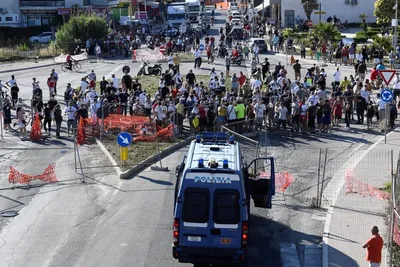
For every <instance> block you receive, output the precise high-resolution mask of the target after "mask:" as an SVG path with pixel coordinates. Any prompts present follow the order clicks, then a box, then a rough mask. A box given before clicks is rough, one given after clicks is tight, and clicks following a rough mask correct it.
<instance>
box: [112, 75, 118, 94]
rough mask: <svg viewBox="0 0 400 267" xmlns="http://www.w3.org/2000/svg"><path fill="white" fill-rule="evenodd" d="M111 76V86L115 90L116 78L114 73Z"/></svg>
mask: <svg viewBox="0 0 400 267" xmlns="http://www.w3.org/2000/svg"><path fill="white" fill-rule="evenodd" d="M111 78H112V79H111V84H112V87H114V88H115V90H116V89H118V79H117V78H115V74H113V75H112V76H111Z"/></svg>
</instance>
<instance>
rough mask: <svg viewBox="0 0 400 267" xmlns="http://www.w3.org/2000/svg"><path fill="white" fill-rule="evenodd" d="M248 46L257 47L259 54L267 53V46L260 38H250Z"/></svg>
mask: <svg viewBox="0 0 400 267" xmlns="http://www.w3.org/2000/svg"><path fill="white" fill-rule="evenodd" d="M249 45H250V47H253V45H256V46H258V49H259V51H260V53H263V52H267V51H268V47H267V44H266V43H265V40H264V39H262V38H250V40H249Z"/></svg>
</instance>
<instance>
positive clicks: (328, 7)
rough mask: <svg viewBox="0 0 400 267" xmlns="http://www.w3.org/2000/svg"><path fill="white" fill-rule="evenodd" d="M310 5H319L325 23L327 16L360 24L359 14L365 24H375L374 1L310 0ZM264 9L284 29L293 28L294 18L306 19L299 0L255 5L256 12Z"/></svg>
mask: <svg viewBox="0 0 400 267" xmlns="http://www.w3.org/2000/svg"><path fill="white" fill-rule="evenodd" d="M309 2H310V3H316V4H317V5H320V7H321V11H322V12H325V13H326V14H321V21H325V22H326V19H327V18H328V17H329V16H332V17H333V16H334V15H336V17H337V18H338V19H340V20H341V21H342V22H344V21H345V20H347V21H348V22H349V23H352V22H360V18H359V16H360V14H366V15H367V22H375V21H376V18H375V16H374V14H373V13H374V3H375V0H310V1H309ZM263 8H264V9H265V11H264V12H265V14H266V16H267V17H270V18H272V19H275V20H277V21H281V23H282V26H283V27H284V28H291V27H294V25H295V23H296V17H297V16H300V18H301V19H307V16H306V13H305V11H304V7H303V4H302V1H301V0H264V2H261V4H258V5H255V9H256V10H257V11H258V12H261V13H262V11H263ZM314 12H318V10H315V11H313V13H312V14H311V20H312V21H313V22H314V23H317V22H318V21H319V16H320V15H319V14H314Z"/></svg>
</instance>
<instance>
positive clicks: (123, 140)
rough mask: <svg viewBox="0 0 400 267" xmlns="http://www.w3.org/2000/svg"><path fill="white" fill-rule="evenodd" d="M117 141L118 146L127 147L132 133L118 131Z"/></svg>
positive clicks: (130, 141)
mask: <svg viewBox="0 0 400 267" xmlns="http://www.w3.org/2000/svg"><path fill="white" fill-rule="evenodd" d="M117 143H118V145H119V146H122V147H127V146H129V145H130V144H131V143H132V135H130V133H127V132H122V133H119V134H118V136H117Z"/></svg>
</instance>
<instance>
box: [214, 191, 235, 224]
mask: <svg viewBox="0 0 400 267" xmlns="http://www.w3.org/2000/svg"><path fill="white" fill-rule="evenodd" d="M239 196H240V194H239V192H238V191H237V190H232V189H218V190H216V191H215V193H214V216H213V220H214V222H215V223H218V224H238V223H239V222H240V204H239V200H240V199H239Z"/></svg>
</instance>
